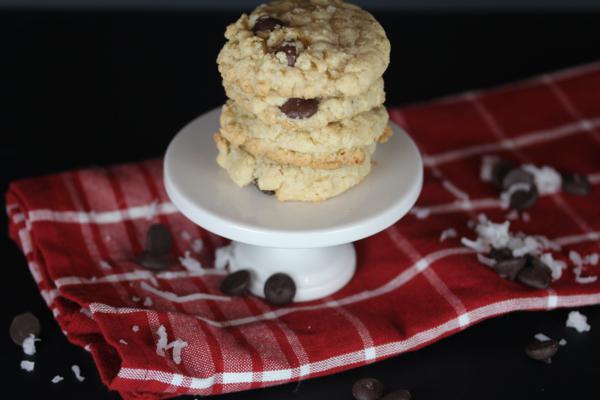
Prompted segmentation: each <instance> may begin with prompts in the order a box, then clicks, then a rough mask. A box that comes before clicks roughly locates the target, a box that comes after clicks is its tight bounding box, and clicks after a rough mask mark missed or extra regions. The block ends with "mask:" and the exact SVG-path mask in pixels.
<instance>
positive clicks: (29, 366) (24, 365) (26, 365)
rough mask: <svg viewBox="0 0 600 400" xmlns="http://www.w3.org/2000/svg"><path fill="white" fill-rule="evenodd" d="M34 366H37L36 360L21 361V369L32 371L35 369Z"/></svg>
mask: <svg viewBox="0 0 600 400" xmlns="http://www.w3.org/2000/svg"><path fill="white" fill-rule="evenodd" d="M34 368H35V362H33V361H28V360H23V361H21V369H22V370H24V371H27V372H31V371H33V369H34Z"/></svg>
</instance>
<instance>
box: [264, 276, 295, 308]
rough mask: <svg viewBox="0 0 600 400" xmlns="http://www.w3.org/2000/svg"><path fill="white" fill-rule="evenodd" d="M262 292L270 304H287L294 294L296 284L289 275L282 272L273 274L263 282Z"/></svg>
mask: <svg viewBox="0 0 600 400" xmlns="http://www.w3.org/2000/svg"><path fill="white" fill-rule="evenodd" d="M264 294H265V298H266V299H267V301H268V302H269V303H271V304H275V305H277V306H281V305H284V304H288V303H291V301H292V300H293V299H294V296H295V295H296V284H295V283H294V281H293V279H292V278H290V276H289V275H286V274H283V273H277V274H273V275H271V276H270V277H269V279H267V281H266V282H265V287H264Z"/></svg>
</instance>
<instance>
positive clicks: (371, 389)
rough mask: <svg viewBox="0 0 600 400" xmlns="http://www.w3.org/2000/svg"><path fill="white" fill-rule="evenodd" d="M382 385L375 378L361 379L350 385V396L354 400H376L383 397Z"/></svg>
mask: <svg viewBox="0 0 600 400" xmlns="http://www.w3.org/2000/svg"><path fill="white" fill-rule="evenodd" d="M383 389H384V387H383V383H381V382H380V381H379V380H377V379H375V378H363V379H359V380H357V381H356V382H354V385H352V395H353V396H354V398H355V399H356V400H376V399H379V398H380V397H381V396H382V395H383Z"/></svg>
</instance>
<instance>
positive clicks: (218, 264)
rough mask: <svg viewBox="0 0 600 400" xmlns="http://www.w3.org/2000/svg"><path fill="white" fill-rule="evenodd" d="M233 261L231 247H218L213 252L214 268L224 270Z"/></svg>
mask: <svg viewBox="0 0 600 400" xmlns="http://www.w3.org/2000/svg"><path fill="white" fill-rule="evenodd" d="M231 261H233V245H231V244H230V245H227V246H223V247H219V248H217V249H216V250H215V268H216V269H225V268H226V267H227V265H228V264H229V263H230V262H231Z"/></svg>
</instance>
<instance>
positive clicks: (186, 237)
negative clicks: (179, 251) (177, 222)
mask: <svg viewBox="0 0 600 400" xmlns="http://www.w3.org/2000/svg"><path fill="white" fill-rule="evenodd" d="M181 238H182V239H183V240H185V241H186V242H189V241H190V240H192V235H190V233H189V232H188V231H183V232H181Z"/></svg>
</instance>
